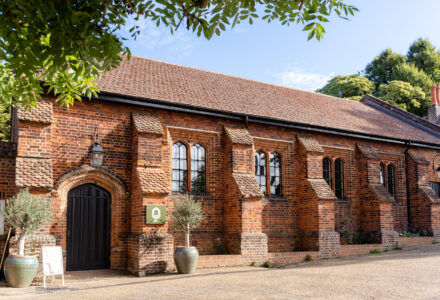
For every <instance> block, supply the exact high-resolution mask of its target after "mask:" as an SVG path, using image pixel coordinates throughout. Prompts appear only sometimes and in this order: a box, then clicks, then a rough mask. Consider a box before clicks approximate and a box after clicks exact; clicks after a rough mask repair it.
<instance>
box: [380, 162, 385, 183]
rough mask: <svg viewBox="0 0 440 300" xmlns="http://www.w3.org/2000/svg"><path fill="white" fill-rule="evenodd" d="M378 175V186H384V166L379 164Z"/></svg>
mask: <svg viewBox="0 0 440 300" xmlns="http://www.w3.org/2000/svg"><path fill="white" fill-rule="evenodd" d="M379 172H380V174H379V176H380V177H379V180H380V184H383V185H385V166H384V164H380V171H379Z"/></svg>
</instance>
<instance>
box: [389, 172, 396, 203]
mask: <svg viewBox="0 0 440 300" xmlns="http://www.w3.org/2000/svg"><path fill="white" fill-rule="evenodd" d="M387 172H388V192H389V193H390V194H391V196H393V197H394V198H395V197H396V178H395V177H396V176H395V169H394V166H393V165H391V164H390V165H388V168H387Z"/></svg>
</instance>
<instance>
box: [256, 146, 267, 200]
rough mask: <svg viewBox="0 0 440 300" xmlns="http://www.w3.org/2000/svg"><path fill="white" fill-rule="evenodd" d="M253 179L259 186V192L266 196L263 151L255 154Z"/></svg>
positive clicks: (264, 156) (264, 157)
mask: <svg viewBox="0 0 440 300" xmlns="http://www.w3.org/2000/svg"><path fill="white" fill-rule="evenodd" d="M255 178H256V179H257V182H258V184H259V185H260V188H261V191H262V192H263V193H264V194H267V190H266V154H264V152H263V151H261V150H260V151H258V152H257V153H255Z"/></svg>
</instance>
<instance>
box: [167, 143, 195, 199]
mask: <svg viewBox="0 0 440 300" xmlns="http://www.w3.org/2000/svg"><path fill="white" fill-rule="evenodd" d="M178 144H180V146H178V147H179V157H177V159H178V161H179V168H178V169H175V168H174V160H175V159H176V158H175V157H174V146H175V145H178ZM182 146H183V147H185V150H186V151H185V155H186V157H185V158H181V157H180V154H181V153H182V152H181V151H180V148H181V147H182ZM188 149H189V145H188V144H187V143H185V142H182V141H176V142H174V143H173V148H172V151H171V152H172V153H171V191H172V192H173V193H180V194H182V193H188V192H189V191H190V190H189V182H188V174H189V172H191V170H190V166H189V163H188V154H189V153H188V152H189V151H188ZM181 161H185V163H186V170H185V169H181V168H180V167H181V164H180V162H181ZM174 171H178V172H179V180H174ZM181 171H183V172H184V173H183V179H181V178H180V172H181ZM185 174H186V176H185ZM174 182H179V183H180V182H182V183H183V184H184V186H183V189H179V190H178V191H177V190H174ZM179 185H180V184H179Z"/></svg>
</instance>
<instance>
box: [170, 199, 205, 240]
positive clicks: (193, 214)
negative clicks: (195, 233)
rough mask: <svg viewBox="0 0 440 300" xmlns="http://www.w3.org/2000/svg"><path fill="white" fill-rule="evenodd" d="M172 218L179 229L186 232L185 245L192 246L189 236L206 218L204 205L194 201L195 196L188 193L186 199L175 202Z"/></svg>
mask: <svg viewBox="0 0 440 300" xmlns="http://www.w3.org/2000/svg"><path fill="white" fill-rule="evenodd" d="M171 218H172V219H173V221H174V226H176V227H177V229H179V230H182V231H185V232H186V235H185V246H186V247H190V242H189V237H190V233H191V230H192V229H196V228H198V227H199V226H200V224H201V223H202V221H203V219H204V218H205V217H204V215H203V209H202V205H201V204H200V203H198V202H196V201H194V199H193V197H192V196H190V195H188V194H187V195H186V199H185V201H180V202H176V203H174V210H173V213H172V214H171Z"/></svg>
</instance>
